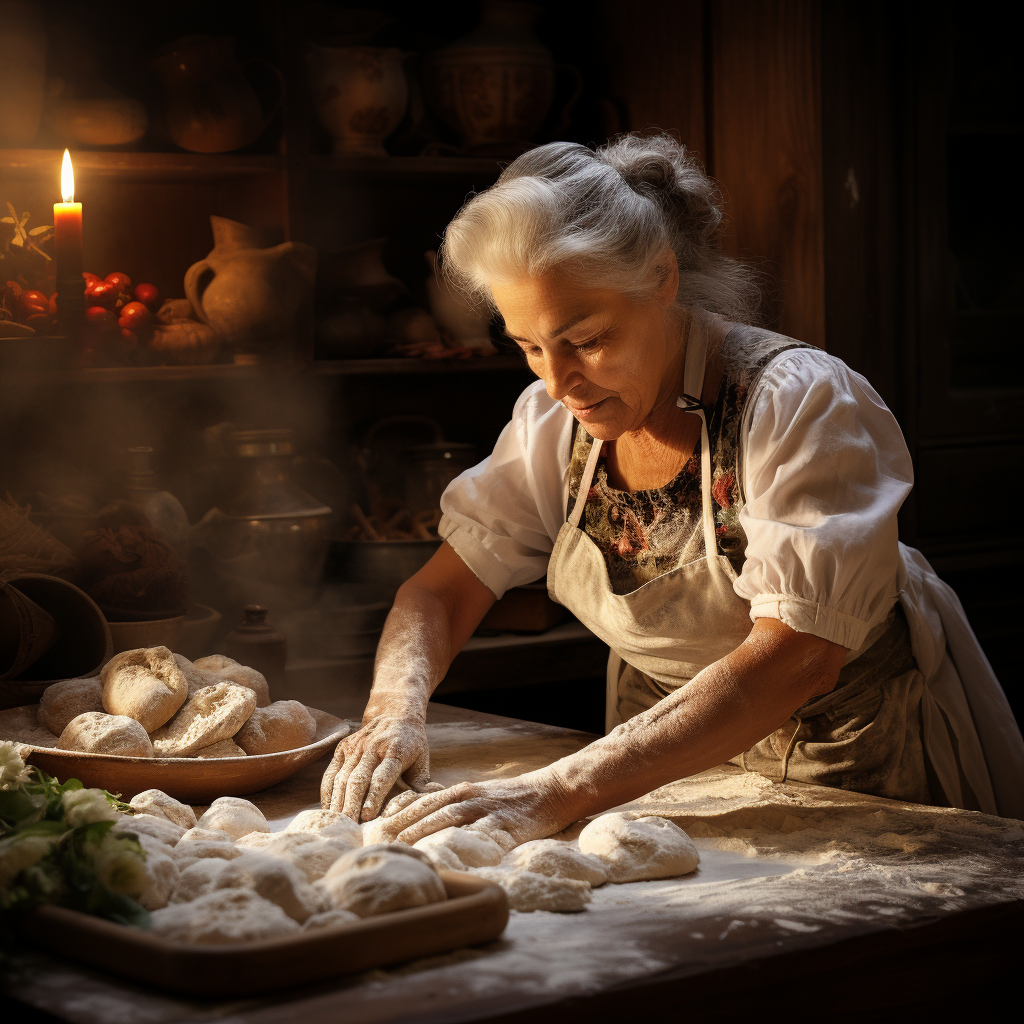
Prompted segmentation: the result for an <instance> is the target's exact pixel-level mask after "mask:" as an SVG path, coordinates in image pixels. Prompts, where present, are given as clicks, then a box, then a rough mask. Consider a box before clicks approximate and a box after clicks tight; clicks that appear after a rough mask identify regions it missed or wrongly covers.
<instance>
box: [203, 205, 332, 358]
mask: <svg viewBox="0 0 1024 1024" xmlns="http://www.w3.org/2000/svg"><path fill="white" fill-rule="evenodd" d="M210 224H211V226H212V228H213V240H214V246H213V249H212V250H211V251H210V254H209V255H208V256H207V257H206V259H204V260H200V261H199V262H198V263H195V264H193V265H192V266H191V267H189V269H188V270H187V271H186V273H185V295H186V296H187V297H188V299H189V301H190V302H191V303H192V308H193V310H194V311H195V314H196V316H197V317H198V318H199V319H200V320H201V321H202V322H203V323H204V324H207V325H208V326H209V327H211V328H212V329H213V330H214V331H215V332H216V333H217V334H218V335H219V336H220V337H221V338H222V339H223V340H224V341H225V342H226V343H227V344H228V345H230V346H232V347H234V348H235V349H236V350H238V351H245V352H258V353H264V354H269V353H272V352H274V351H275V350H276V351H277V352H279V353H281V352H284V351H289V350H292V351H293V350H294V349H295V345H294V342H295V339H296V338H302V337H308V336H309V333H310V331H311V330H312V316H313V285H314V281H315V279H316V250H315V249H314V248H313V247H312V246H311V245H306V244H305V243H304V242H282V243H281V244H280V245H275V246H270V247H267V248H264V247H261V246H260V237H259V232H258V231H257V230H256V229H253V228H250V227H248V226H247V225H245V224H239V223H238V222H237V221H233V220H228V219H227V218H225V217H211V218H210Z"/></svg>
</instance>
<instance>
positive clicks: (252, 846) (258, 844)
mask: <svg viewBox="0 0 1024 1024" xmlns="http://www.w3.org/2000/svg"><path fill="white" fill-rule="evenodd" d="M280 835H284V833H283V832H250V833H249V834H248V835H247V836H242V838H241V839H236V840H235V846H237V847H238V848H239V849H243V848H244V849H246V850H262V849H263V847H265V846H269V845H270V844H271V843H272V842H273V841H274V840H275V839H276V838H277V837H278V836H280Z"/></svg>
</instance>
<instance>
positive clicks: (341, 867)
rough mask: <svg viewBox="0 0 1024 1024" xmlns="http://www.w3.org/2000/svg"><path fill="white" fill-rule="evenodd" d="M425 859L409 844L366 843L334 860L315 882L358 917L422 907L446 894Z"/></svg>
mask: <svg viewBox="0 0 1024 1024" xmlns="http://www.w3.org/2000/svg"><path fill="white" fill-rule="evenodd" d="M410 854H412V855H413V856H410ZM421 858H422V859H421ZM425 861H426V857H425V856H424V855H423V854H422V853H420V851H418V850H412V849H411V848H410V847H401V846H399V847H396V848H395V849H394V850H392V849H391V848H390V847H387V846H371V847H365V848H363V849H361V850H352V851H351V852H350V853H346V854H345V855H344V856H343V857H341V858H340V859H339V860H337V861H335V863H334V865H333V866H332V867H331V869H330V870H329V871H328V872H327V874H326V875H324V877H323V879H322V880H321V881H320V882H319V883H318V884H319V885H320V886H322V887H323V889H324V890H325V891H326V892H327V894H328V895H329V897H330V901H331V905H332V906H333V907H335V908H337V909H340V910H350V911H352V913H354V914H358V915H359V916H360V917H374V916H376V915H377V914H386V913H389V912H390V911H393V910H405V909H407V908H409V907H423V906H426V905H428V904H430V903H438V902H440V901H441V900H444V899H447V898H448V894H447V892H446V891H445V888H444V883H443V882H442V881H441V879H440V877H439V876H438V874H437V872H436V871H435V870H434V868H433V867H432V866H431V865H430V864H429V863H425Z"/></svg>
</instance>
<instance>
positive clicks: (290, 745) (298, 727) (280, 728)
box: [235, 700, 316, 754]
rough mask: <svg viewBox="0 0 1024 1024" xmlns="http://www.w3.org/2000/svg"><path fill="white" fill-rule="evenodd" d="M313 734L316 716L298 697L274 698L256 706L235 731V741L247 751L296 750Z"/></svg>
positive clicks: (312, 737)
mask: <svg viewBox="0 0 1024 1024" xmlns="http://www.w3.org/2000/svg"><path fill="white" fill-rule="evenodd" d="M315 738H316V719H315V718H314V717H313V716H312V715H311V714H310V713H309V712H308V711H307V710H306V707H305V705H304V704H300V703H299V702H298V701H297V700H279V701H275V702H274V703H273V704H271V705H270V707H266V708H257V709H256V710H255V711H254V712H253V713H252V716H251V717H250V718H249V720H248V721H247V722H246V723H245V725H243V726H242V728H241V729H239V730H238V732H237V733H236V734H235V742H236V743H237V744H238V745H239V746H240V747H241V748H242V749H243V750H244V751H245V752H246V753H247V754H276V753H277V752H278V751H279V750H295V749H296V748H297V747H304V746H306V744H307V743H312V742H313V740H314V739H315Z"/></svg>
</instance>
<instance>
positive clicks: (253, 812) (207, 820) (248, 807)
mask: <svg viewBox="0 0 1024 1024" xmlns="http://www.w3.org/2000/svg"><path fill="white" fill-rule="evenodd" d="M199 827H200V828H210V829H214V828H219V829H220V830H221V831H222V832H227V834H228V835H229V836H230V837H231V838H232V839H241V838H242V836H247V835H248V834H249V833H250V832H269V831H270V826H269V825H268V824H267V819H266V818H265V817H264V816H263V812H262V811H261V810H260V809H259V808H258V807H257V806H256V805H255V804H254V803H253V802H252V801H251V800H243V799H242V798H241V797H239V796H220V797H217V799H216V800H214V801H213V803H212V804H210V806H209V809H208V810H207V811H206V812H205V813H204V814H203V816H202V817H201V818H200V819H199Z"/></svg>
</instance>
